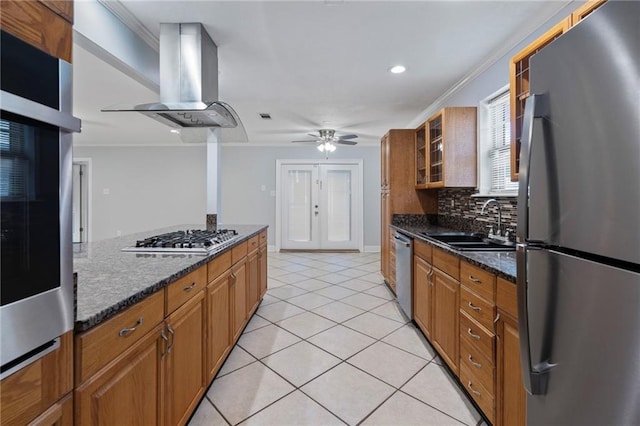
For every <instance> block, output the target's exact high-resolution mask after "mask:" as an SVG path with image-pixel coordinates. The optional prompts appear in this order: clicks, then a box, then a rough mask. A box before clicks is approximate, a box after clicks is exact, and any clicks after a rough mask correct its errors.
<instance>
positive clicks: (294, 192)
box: [285, 170, 312, 241]
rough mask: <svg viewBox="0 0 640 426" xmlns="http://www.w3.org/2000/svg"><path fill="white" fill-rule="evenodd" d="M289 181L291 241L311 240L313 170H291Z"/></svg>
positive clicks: (288, 225)
mask: <svg viewBox="0 0 640 426" xmlns="http://www.w3.org/2000/svg"><path fill="white" fill-rule="evenodd" d="M287 182H288V188H287V192H288V194H287V195H288V197H287V199H288V202H289V205H288V206H287V209H288V213H289V214H288V216H289V217H288V219H289V220H288V222H289V223H287V224H286V225H285V226H287V227H288V237H289V238H288V239H289V241H311V214H312V213H311V171H304V170H290V171H289V172H288V173H287Z"/></svg>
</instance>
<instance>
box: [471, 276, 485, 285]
mask: <svg viewBox="0 0 640 426" xmlns="http://www.w3.org/2000/svg"><path fill="white" fill-rule="evenodd" d="M469 281H471V282H472V283H476V284H482V280H479V279H477V278H475V277H474V276H473V275H469Z"/></svg>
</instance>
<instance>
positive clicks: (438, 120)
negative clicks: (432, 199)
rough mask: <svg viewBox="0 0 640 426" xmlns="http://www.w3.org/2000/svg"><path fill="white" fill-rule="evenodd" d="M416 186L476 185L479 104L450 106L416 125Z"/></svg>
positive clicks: (418, 187)
mask: <svg viewBox="0 0 640 426" xmlns="http://www.w3.org/2000/svg"><path fill="white" fill-rule="evenodd" d="M415 169H416V181H415V182H416V185H415V187H416V189H426V188H444V187H475V186H476V108H475V107H447V108H443V109H441V110H440V111H438V112H437V113H436V114H434V115H433V116H432V117H431V118H429V119H428V120H427V121H426V122H425V124H424V125H423V126H420V127H418V129H416V166H415Z"/></svg>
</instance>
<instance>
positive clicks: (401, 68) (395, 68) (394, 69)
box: [389, 65, 407, 74]
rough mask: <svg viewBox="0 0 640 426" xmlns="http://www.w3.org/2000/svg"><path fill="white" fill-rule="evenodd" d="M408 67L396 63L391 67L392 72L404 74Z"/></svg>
mask: <svg viewBox="0 0 640 426" xmlns="http://www.w3.org/2000/svg"><path fill="white" fill-rule="evenodd" d="M406 70H407V69H406V68H405V67H404V66H403V65H396V66H393V67H391V68H390V69H389V71H390V72H391V73H392V74H402V73H403V72H405V71H406Z"/></svg>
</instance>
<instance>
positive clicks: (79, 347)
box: [75, 290, 164, 383]
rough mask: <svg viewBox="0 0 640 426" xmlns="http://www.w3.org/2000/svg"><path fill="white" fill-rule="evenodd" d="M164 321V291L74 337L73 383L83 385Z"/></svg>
mask: <svg viewBox="0 0 640 426" xmlns="http://www.w3.org/2000/svg"><path fill="white" fill-rule="evenodd" d="M163 319H164V290H161V291H158V292H157V293H154V294H152V295H151V296H149V297H148V298H146V299H145V300H143V301H141V302H140V303H137V304H135V305H133V306H131V307H130V308H129V309H127V310H126V311H124V312H121V313H119V314H118V315H116V316H115V317H113V318H111V319H109V320H108V321H106V322H105V323H103V324H100V325H99V326H97V327H96V328H94V329H93V330H89V331H87V332H86V333H83V334H80V335H79V336H77V337H76V347H75V349H76V359H77V362H76V383H82V382H83V381H85V380H86V379H88V378H89V377H90V376H91V375H92V374H94V373H95V372H96V371H98V370H100V369H101V368H102V367H104V366H105V365H107V363H109V362H110V361H111V360H113V359H114V358H115V357H116V356H118V355H119V354H120V353H122V352H123V351H124V350H125V349H127V348H128V347H130V346H131V345H133V344H134V343H136V342H137V341H138V340H139V339H140V338H141V337H142V336H144V335H145V334H146V333H147V332H148V331H149V330H151V329H153V328H154V327H155V326H156V325H158V324H160V323H161V322H162V320H163Z"/></svg>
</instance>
